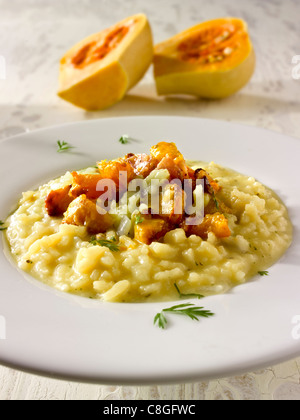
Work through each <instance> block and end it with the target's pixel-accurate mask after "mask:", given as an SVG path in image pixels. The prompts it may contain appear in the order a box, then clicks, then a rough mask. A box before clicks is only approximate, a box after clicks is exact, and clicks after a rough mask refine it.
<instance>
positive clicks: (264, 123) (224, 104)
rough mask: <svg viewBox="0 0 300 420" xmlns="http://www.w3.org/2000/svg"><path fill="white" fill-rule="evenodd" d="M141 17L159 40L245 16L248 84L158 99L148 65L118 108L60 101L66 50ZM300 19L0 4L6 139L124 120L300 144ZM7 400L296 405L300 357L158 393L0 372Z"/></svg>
mask: <svg viewBox="0 0 300 420" xmlns="http://www.w3.org/2000/svg"><path fill="white" fill-rule="evenodd" d="M139 12H144V13H146V14H147V15H148V17H149V20H150V22H151V25H152V28H153V33H154V39H155V42H159V41H162V40H164V39H166V38H168V37H170V36H172V35H174V34H176V33H177V32H179V31H181V30H184V29H186V28H188V27H190V26H192V25H194V24H196V23H198V22H200V21H203V20H208V19H213V18H217V17H223V16H237V17H242V18H244V19H245V20H246V21H247V22H248V24H249V27H250V32H251V36H252V39H253V43H254V46H255V50H256V53H257V70H256V73H255V75H254V77H253V79H252V81H251V83H250V84H249V85H248V86H247V87H246V88H245V89H243V90H242V91H241V92H240V93H239V94H237V95H235V96H233V97H231V98H228V99H226V100H222V101H216V102H210V101H199V100H195V99H192V98H191V99H187V100H182V99H174V98H173V99H163V98H158V97H157V95H156V92H155V86H154V82H153V76H152V69H150V70H149V72H148V73H147V75H146V76H145V78H144V79H143V81H142V82H141V83H140V84H139V85H138V86H136V87H135V88H134V89H133V90H132V91H131V92H130V94H129V95H128V96H127V97H126V98H125V99H124V100H123V101H122V102H121V103H119V104H117V105H116V106H114V107H113V108H111V109H108V110H105V111H103V112H96V113H86V112H84V111H82V110H80V109H77V108H75V107H72V106H71V105H69V104H67V103H65V102H63V101H61V100H60V99H59V98H58V97H57V96H56V91H57V76H58V62H59V59H60V57H61V56H62V55H63V54H64V53H65V51H66V50H67V49H69V47H70V46H72V45H73V44H74V43H76V42H77V41H79V40H81V39H82V38H84V37H85V36H87V35H90V34H91V33H94V32H98V31H99V30H101V29H103V28H106V27H108V26H110V25H111V24H113V23H115V22H117V21H118V20H121V19H123V18H125V17H127V16H129V15H132V14H135V13H139ZM299 16H300V1H299V0H263V1H262V0H239V1H238V0H209V1H204V0H185V1H181V0H163V1H162V0H150V1H149V0H128V1H124V0H81V1H79V0H9V1H8V0H0V66H1V65H2V68H0V139H1V138H5V137H9V136H11V135H14V134H17V133H20V132H24V131H31V130H34V129H37V128H40V127H46V126H50V125H57V124H61V123H66V122H72V121H79V120H83V119H92V118H105V117H114V116H127V115H185V116H198V117H203V118H213V119H222V120H227V121H234V122H238V123H243V124H249V125H256V126H260V127H265V128H268V129H271V130H275V131H279V132H282V133H285V134H288V135H292V136H295V137H298V138H300V79H298V78H297V76H298V75H299V78H300V69H299V70H297V63H300V43H299V39H300V21H299ZM297 56H299V57H298V58H297ZM293 60H294V61H293ZM3 63H5V68H3ZM4 77H5V78H4ZM299 141H300V140H299ZM286 176H287V177H288V174H287V175H286ZM295 182H297V180H295ZM299 306H300V300H299ZM0 309H1V308H0ZM299 347H300V342H299ZM0 351H1V348H0ZM299 352H300V350H299ZM0 399H1V400H7V399H107V400H118V399H157V400H158V399H160V400H162V399H171V400H172V399H182V400H186V399H195V400H210V399H235V400H237V399H243V400H246V399H258V400H259V399H277V400H278V399H296V400H298V399H300V358H299V359H297V360H292V361H287V362H286V363H283V364H281V365H279V366H275V367H274V366H273V367H269V368H268V369H265V370H262V371H259V372H252V373H248V374H245V375H242V376H239V377H233V378H227V379H220V380H213V381H210V382H201V383H195V384H178V385H173V386H151V387H121V386H120V387H115V386H102V385H101V384H99V385H88V384H80V383H69V382H64V381H57V380H53V379H48V378H43V377H37V376H34V375H30V374H25V373H22V372H18V371H15V370H12V369H8V368H6V367H1V366H0Z"/></svg>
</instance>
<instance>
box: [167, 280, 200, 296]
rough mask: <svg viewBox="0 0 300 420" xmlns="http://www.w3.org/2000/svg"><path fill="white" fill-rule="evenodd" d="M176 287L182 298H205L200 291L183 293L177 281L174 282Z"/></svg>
mask: <svg viewBox="0 0 300 420" xmlns="http://www.w3.org/2000/svg"><path fill="white" fill-rule="evenodd" d="M174 287H175V289H176V290H177V292H178V294H179V297H180V298H197V299H203V298H204V296H202V295H200V294H198V293H188V294H185V293H181V291H180V290H179V287H178V286H177V284H176V283H174Z"/></svg>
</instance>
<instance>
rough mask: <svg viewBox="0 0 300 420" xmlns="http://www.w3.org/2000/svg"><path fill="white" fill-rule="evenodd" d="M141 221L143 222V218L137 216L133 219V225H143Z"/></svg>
mask: <svg viewBox="0 0 300 420" xmlns="http://www.w3.org/2000/svg"><path fill="white" fill-rule="evenodd" d="M143 221H144V218H143V217H142V215H141V214H138V215H137V216H136V218H135V224H136V225H139V224H140V223H143Z"/></svg>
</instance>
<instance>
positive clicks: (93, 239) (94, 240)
mask: <svg viewBox="0 0 300 420" xmlns="http://www.w3.org/2000/svg"><path fill="white" fill-rule="evenodd" d="M90 243H91V244H92V245H95V246H96V245H99V246H105V247H106V248H108V249H110V250H111V251H112V252H118V251H120V247H119V246H118V245H117V244H116V240H115V239H113V240H111V241H109V240H108V239H97V237H96V236H92V237H91V240H90Z"/></svg>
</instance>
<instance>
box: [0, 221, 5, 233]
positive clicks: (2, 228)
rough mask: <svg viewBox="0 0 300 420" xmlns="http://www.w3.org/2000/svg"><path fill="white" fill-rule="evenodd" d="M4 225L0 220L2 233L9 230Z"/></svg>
mask: <svg viewBox="0 0 300 420" xmlns="http://www.w3.org/2000/svg"><path fill="white" fill-rule="evenodd" d="M3 225H4V222H2V220H0V231H1V232H3V231H4V230H7V227H2V226H3Z"/></svg>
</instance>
